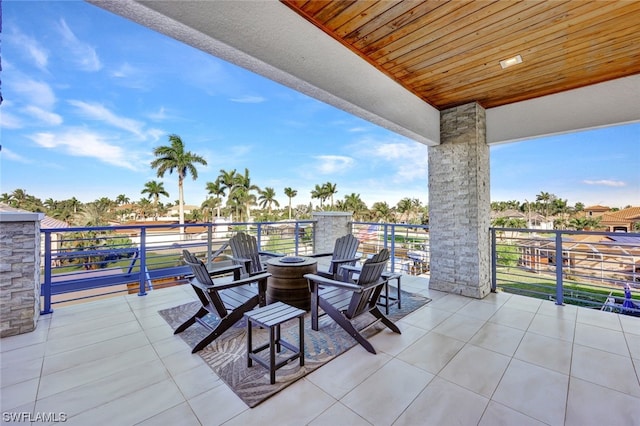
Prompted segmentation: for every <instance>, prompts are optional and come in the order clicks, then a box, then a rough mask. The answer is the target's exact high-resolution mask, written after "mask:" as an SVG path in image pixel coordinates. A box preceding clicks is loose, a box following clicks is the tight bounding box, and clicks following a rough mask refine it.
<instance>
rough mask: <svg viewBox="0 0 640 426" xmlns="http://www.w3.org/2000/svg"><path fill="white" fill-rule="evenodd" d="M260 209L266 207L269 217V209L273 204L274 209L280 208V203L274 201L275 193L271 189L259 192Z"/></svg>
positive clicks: (267, 188)
mask: <svg viewBox="0 0 640 426" xmlns="http://www.w3.org/2000/svg"><path fill="white" fill-rule="evenodd" d="M258 201H259V202H260V204H259V205H260V207H262V208H263V209H264V208H265V207H266V208H267V210H268V211H269V215H271V207H272V205H274V204H275V206H276V207H280V203H278V200H276V191H275V190H274V189H273V188H270V187H268V186H267V187H266V188H265V189H264V190H263V191H260V197H258Z"/></svg>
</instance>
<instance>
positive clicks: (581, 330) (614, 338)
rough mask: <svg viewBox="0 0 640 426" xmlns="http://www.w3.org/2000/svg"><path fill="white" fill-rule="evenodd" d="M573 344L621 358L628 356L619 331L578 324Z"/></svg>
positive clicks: (627, 349) (622, 335)
mask: <svg viewBox="0 0 640 426" xmlns="http://www.w3.org/2000/svg"><path fill="white" fill-rule="evenodd" d="M574 343H576V344H578V345H582V346H589V347H591V348H595V349H600V350H603V351H607V352H612V353H614V354H618V355H622V356H629V348H628V347H627V342H626V340H625V338H624V334H623V333H622V332H621V331H616V330H611V329H609V328H602V327H597V326H594V325H589V324H582V323H578V324H576V337H575V339H574Z"/></svg>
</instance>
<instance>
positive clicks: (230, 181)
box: [217, 169, 238, 207]
mask: <svg viewBox="0 0 640 426" xmlns="http://www.w3.org/2000/svg"><path fill="white" fill-rule="evenodd" d="M237 175H238V174H237V173H236V169H233V170H231V171H230V172H228V171H226V170H223V169H220V174H219V175H218V179H217V180H219V181H220V186H221V187H223V188H225V190H226V193H227V202H226V205H227V207H231V206H232V204H235V203H234V202H232V200H231V190H232V189H233V185H234V184H235V182H236V177H237Z"/></svg>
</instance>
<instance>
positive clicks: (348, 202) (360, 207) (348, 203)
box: [343, 192, 367, 220]
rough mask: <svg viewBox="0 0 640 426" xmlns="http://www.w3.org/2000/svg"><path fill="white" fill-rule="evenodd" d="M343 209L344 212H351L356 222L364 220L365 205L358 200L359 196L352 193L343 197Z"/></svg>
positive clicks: (360, 199)
mask: <svg viewBox="0 0 640 426" xmlns="http://www.w3.org/2000/svg"><path fill="white" fill-rule="evenodd" d="M343 208H344V210H345V211H351V212H353V218H354V219H356V220H362V219H364V216H365V213H366V211H367V205H366V204H365V202H364V201H362V198H360V194H356V193H354V192H352V193H351V194H349V195H345V196H344V202H343Z"/></svg>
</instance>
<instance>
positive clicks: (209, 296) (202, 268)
mask: <svg viewBox="0 0 640 426" xmlns="http://www.w3.org/2000/svg"><path fill="white" fill-rule="evenodd" d="M182 256H183V259H184V262H185V263H186V264H187V265H189V266H190V267H191V271H192V272H193V276H194V278H192V279H193V280H196V281H197V282H198V283H199V284H200V286H198V285H195V283H193V282H192V283H191V284H192V287H193V289H194V290H195V292H196V295H197V296H198V299H200V302H201V303H202V306H205V307H210V309H214V310H215V311H216V313H217V314H218V315H220V317H221V318H223V317H225V316H226V315H227V308H226V307H225V305H224V303H223V302H222V298H221V297H220V294H218V292H217V291H216V290H215V288H214V284H213V280H212V279H211V276H210V275H209V271H208V270H207V266H206V265H205V264H204V263H203V262H202V261H201V260H200V259H198V258H197V257H196V256H195V255H194V254H192V253H191V252H189V250H183V251H182ZM203 287H204V288H206V289H207V290H205V289H204V288H203Z"/></svg>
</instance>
